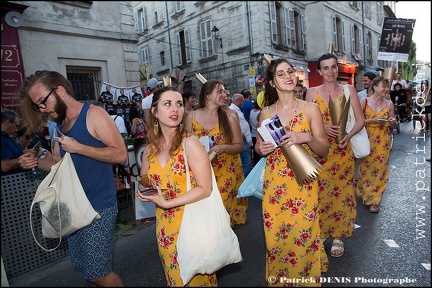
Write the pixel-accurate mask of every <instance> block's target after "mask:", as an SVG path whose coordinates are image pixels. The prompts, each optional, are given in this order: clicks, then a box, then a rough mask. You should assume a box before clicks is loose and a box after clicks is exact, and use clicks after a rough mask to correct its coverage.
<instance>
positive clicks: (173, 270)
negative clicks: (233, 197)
mask: <svg viewBox="0 0 432 288" xmlns="http://www.w3.org/2000/svg"><path fill="white" fill-rule="evenodd" d="M178 152H180V153H176V154H175V155H174V156H173V157H171V159H170V160H169V161H168V162H167V164H166V165H165V166H164V167H161V165H160V164H159V161H158V160H157V158H156V157H155V156H154V155H153V156H150V157H149V164H150V166H149V170H148V175H149V178H150V187H156V184H158V185H159V187H161V189H167V190H162V193H163V194H164V197H165V199H173V198H176V197H178V196H181V195H182V194H184V193H187V191H186V189H187V188H186V170H185V164H184V157H183V148H179V151H178ZM189 170H190V169H189ZM190 173H191V186H192V187H193V186H194V185H195V180H194V179H193V171H191V170H190ZM183 211H184V206H180V207H175V208H171V209H163V208H160V207H159V206H157V205H156V239H157V242H158V251H159V257H160V259H161V262H162V266H163V269H164V272H165V278H166V281H167V286H168V287H180V286H183V282H182V280H181V278H180V269H179V264H178V262H177V249H176V245H177V239H178V233H179V229H180V224H181V220H182V217H183ZM189 286H191V287H198V286H202V287H204V286H205V287H216V286H217V278H216V273H213V274H210V275H207V274H205V275H201V274H198V275H196V276H195V277H194V278H192V280H191V281H190V283H189Z"/></svg>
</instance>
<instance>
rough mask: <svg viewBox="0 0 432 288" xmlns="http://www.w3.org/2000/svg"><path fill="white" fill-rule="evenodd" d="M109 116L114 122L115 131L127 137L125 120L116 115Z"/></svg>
mask: <svg viewBox="0 0 432 288" xmlns="http://www.w3.org/2000/svg"><path fill="white" fill-rule="evenodd" d="M110 116H111V118H112V119H113V120H114V122H115V124H116V126H117V129H118V130H119V132H120V134H125V135H127V134H128V132H127V130H126V125H125V120H124V119H123V117H122V116H118V115H110ZM116 117H117V118H116Z"/></svg>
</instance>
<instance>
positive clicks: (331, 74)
mask: <svg viewBox="0 0 432 288" xmlns="http://www.w3.org/2000/svg"><path fill="white" fill-rule="evenodd" d="M317 70H318V73H319V74H320V75H321V77H322V78H323V81H324V83H323V84H322V85H319V86H317V87H311V88H309V89H308V92H307V94H306V101H309V102H313V103H316V104H317V105H318V107H319V108H320V110H321V114H322V115H323V116H322V117H323V120H324V127H325V132H326V134H327V139H328V142H329V143H330V151H329V154H328V155H327V157H321V158H319V160H318V162H319V163H320V164H321V165H322V167H323V170H322V171H321V172H320V173H319V175H318V183H319V189H320V194H319V197H320V199H319V201H320V223H321V237H322V238H324V239H327V238H333V244H332V248H331V251H330V255H331V256H333V257H341V256H342V255H343V253H344V251H345V250H344V243H343V242H342V240H341V239H342V238H349V237H351V236H352V233H353V232H354V223H355V220H356V217H357V210H356V197H355V193H354V186H355V185H354V172H355V161H354V160H355V157H354V152H353V150H352V148H351V143H350V139H351V137H352V136H353V135H355V134H356V133H358V132H359V131H360V130H361V129H362V128H363V127H364V116H363V111H362V108H361V105H360V100H359V99H358V96H357V92H356V90H355V89H354V87H353V86H352V85H349V87H348V88H349V93H350V104H351V107H352V108H353V111H354V115H355V120H356V124H355V126H354V127H353V129H352V131H350V132H349V133H346V135H345V136H344V137H343V138H342V140H341V141H340V143H339V144H337V143H336V137H337V136H338V135H339V134H340V133H344V132H345V131H339V126H337V125H333V124H332V120H331V114H330V109H329V101H330V98H331V100H332V101H333V102H335V103H338V102H339V103H340V102H342V101H343V99H344V98H345V93H344V89H343V86H342V85H341V84H338V82H337V79H338V59H337V57H336V56H335V55H334V54H331V53H326V54H324V55H322V56H321V57H320V58H319V59H318V64H317Z"/></svg>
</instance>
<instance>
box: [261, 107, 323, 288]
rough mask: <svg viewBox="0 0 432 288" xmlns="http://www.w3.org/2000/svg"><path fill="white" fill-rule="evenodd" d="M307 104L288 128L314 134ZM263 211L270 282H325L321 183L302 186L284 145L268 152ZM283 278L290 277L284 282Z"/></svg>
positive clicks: (286, 128)
mask: <svg viewBox="0 0 432 288" xmlns="http://www.w3.org/2000/svg"><path fill="white" fill-rule="evenodd" d="M305 106H306V105H305ZM305 106H304V107H305ZM304 107H303V108H302V111H300V112H299V113H297V114H296V115H295V116H294V118H293V119H292V120H291V121H290V123H289V125H288V126H286V127H285V130H286V131H295V132H302V133H308V134H311V131H310V127H309V124H308V123H307V120H306V118H305V116H304V113H303V111H304ZM267 116H268V117H269V115H267ZM291 129H292V130H291ZM303 146H304V147H305V148H306V150H307V151H308V152H309V153H311V151H310V149H309V147H308V146H307V145H303ZM311 154H312V155H313V156H314V157H316V155H314V154H313V153H311ZM262 213H263V222H264V234H265V241H266V278H265V279H266V282H267V285H268V286H321V285H320V284H319V281H318V279H319V277H320V276H321V264H322V263H321V262H322V261H324V262H327V261H328V259H327V255H326V254H325V251H324V245H323V243H322V241H321V239H320V226H319V203H318V183H317V181H313V182H311V183H309V184H307V185H302V186H299V185H298V184H297V181H296V179H295V177H294V173H293V171H292V170H291V167H290V165H289V164H288V162H287V160H286V159H285V156H284V155H283V152H282V150H281V148H276V149H275V150H274V151H273V152H272V153H271V154H269V155H267V160H266V168H265V175H264V184H263V202H262ZM282 277H285V278H282ZM302 278H303V280H302ZM280 279H286V280H285V281H282V283H281V281H280ZM305 279H308V280H305ZM309 279H311V280H309ZM293 281H296V282H293ZM292 283H295V284H294V285H292Z"/></svg>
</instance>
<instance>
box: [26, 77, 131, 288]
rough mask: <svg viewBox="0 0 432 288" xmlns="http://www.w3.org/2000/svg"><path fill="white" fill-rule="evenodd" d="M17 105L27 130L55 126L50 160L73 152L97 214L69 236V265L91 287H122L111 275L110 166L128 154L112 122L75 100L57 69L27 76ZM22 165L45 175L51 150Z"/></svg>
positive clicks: (113, 204) (113, 198)
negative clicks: (57, 133)
mask: <svg viewBox="0 0 432 288" xmlns="http://www.w3.org/2000/svg"><path fill="white" fill-rule="evenodd" d="M20 101H21V103H20V104H21V107H22V115H23V120H24V121H25V126H26V127H29V130H36V129H37V128H38V127H40V126H41V125H42V124H43V123H44V120H45V119H46V117H50V118H51V119H52V120H54V121H55V122H56V123H57V129H58V130H59V131H61V135H60V138H59V139H58V140H57V141H56V143H55V147H52V148H53V156H54V160H55V162H58V161H59V160H60V158H61V157H62V156H64V154H65V152H69V153H70V154H71V156H72V160H73V162H74V165H75V168H76V171H77V174H78V178H79V179H80V182H81V184H82V186H83V188H84V191H85V193H86V195H87V197H88V199H89V201H90V203H91V205H92V206H93V208H94V209H95V210H96V211H97V212H98V213H99V215H100V216H101V218H100V219H96V220H94V221H93V222H92V223H91V224H90V225H89V226H86V227H84V228H82V229H80V230H78V231H76V232H75V233H72V234H70V235H69V236H67V241H68V246H69V255H70V259H71V262H72V266H74V267H80V268H81V269H82V273H83V276H84V279H86V280H87V281H89V282H90V283H91V284H92V285H94V286H105V287H106V286H112V287H120V286H123V282H122V280H121V279H120V277H119V275H118V274H116V273H115V272H114V271H113V244H114V230H115V223H116V219H117V213H118V208H117V191H116V187H115V184H114V177H113V172H112V164H123V163H125V162H126V159H127V151H126V148H125V145H124V142H123V138H122V137H121V135H120V133H119V132H118V131H117V128H116V126H115V124H114V121H112V119H111V117H110V116H109V115H108V113H107V112H106V111H105V110H104V109H103V108H102V107H100V106H96V105H92V104H90V103H87V102H86V103H81V102H79V101H77V100H76V99H75V95H74V91H73V88H72V85H71V83H70V82H69V81H68V80H67V79H66V78H65V77H64V76H63V75H61V74H60V73H58V72H55V71H37V72H36V73H35V74H33V75H31V76H29V77H27V78H26V79H25V81H24V85H23V88H22V90H21V96H20ZM20 163H21V166H22V167H23V168H25V169H30V168H38V169H40V170H42V171H45V172H49V171H50V169H51V166H52V164H53V158H52V157H51V153H49V152H47V155H46V157H45V158H43V159H42V158H35V157H34V156H32V155H27V154H24V155H23V156H21V159H20Z"/></svg>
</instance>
